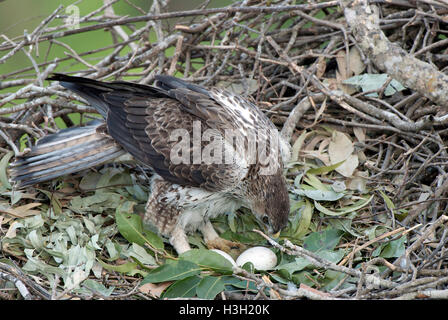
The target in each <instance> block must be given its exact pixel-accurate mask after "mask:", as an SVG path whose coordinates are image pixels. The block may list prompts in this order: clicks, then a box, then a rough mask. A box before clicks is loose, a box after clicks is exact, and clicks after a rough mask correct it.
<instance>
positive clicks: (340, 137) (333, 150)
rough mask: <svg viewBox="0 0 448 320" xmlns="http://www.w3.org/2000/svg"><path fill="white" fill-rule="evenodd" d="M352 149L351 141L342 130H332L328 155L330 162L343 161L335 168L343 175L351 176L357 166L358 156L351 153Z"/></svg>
mask: <svg viewBox="0 0 448 320" xmlns="http://www.w3.org/2000/svg"><path fill="white" fill-rule="evenodd" d="M353 151H354V147H353V142H352V141H351V140H350V138H349V137H347V135H346V134H344V133H342V132H338V131H334V132H333V136H332V138H331V141H330V144H329V146H328V155H329V156H330V161H331V163H332V164H336V163H339V162H341V161H344V163H342V164H341V165H340V166H339V167H337V168H336V169H335V170H336V171H337V172H339V173H340V174H342V175H343V176H344V177H350V176H352V174H353V172H354V171H355V169H356V168H357V167H358V164H359V160H358V156H357V155H356V154H353Z"/></svg>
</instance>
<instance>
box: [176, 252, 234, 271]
mask: <svg viewBox="0 0 448 320" xmlns="http://www.w3.org/2000/svg"><path fill="white" fill-rule="evenodd" d="M179 259H182V260H186V261H191V262H194V263H196V264H197V265H199V266H200V267H202V268H208V269H212V270H215V271H217V272H220V273H232V263H231V262H230V261H229V260H227V259H226V258H224V257H223V256H222V255H220V254H219V253H217V252H214V251H211V250H208V249H191V250H188V251H186V252H184V253H182V254H181V255H179Z"/></svg>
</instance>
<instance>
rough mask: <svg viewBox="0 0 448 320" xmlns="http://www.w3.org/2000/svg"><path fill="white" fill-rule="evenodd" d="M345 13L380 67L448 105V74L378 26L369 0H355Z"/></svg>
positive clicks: (413, 87)
mask: <svg viewBox="0 0 448 320" xmlns="http://www.w3.org/2000/svg"><path fill="white" fill-rule="evenodd" d="M344 14H345V18H346V20H347V23H348V25H349V26H350V27H351V28H352V30H351V31H352V33H353V35H354V37H355V39H356V41H357V42H358V44H359V47H360V48H361V50H363V52H364V53H365V54H366V56H367V57H369V58H370V60H371V61H372V62H373V63H374V64H375V65H376V66H377V67H378V68H379V69H380V70H382V71H383V72H385V73H387V74H389V75H390V76H391V77H392V78H394V79H395V80H397V81H399V82H401V83H402V84H403V85H404V86H406V87H407V88H410V89H413V90H415V91H418V92H419V93H421V94H422V95H424V96H425V97H427V98H428V99H430V100H432V101H433V102H435V103H437V104H439V105H441V106H443V107H445V108H448V99H447V95H446V92H448V76H446V75H445V74H443V73H442V72H440V71H439V70H437V69H435V68H434V67H433V66H432V65H430V64H429V63H426V62H423V61H421V60H419V59H416V58H415V57H414V56H412V55H410V54H408V52H406V51H405V50H403V49H402V48H401V47H400V46H398V45H397V44H395V43H392V42H390V41H389V39H387V37H386V36H385V35H384V33H383V32H382V31H381V29H380V27H379V16H378V10H375V7H373V6H368V5H367V1H366V0H355V1H353V2H352V3H351V5H350V6H347V7H346V8H345V10H344Z"/></svg>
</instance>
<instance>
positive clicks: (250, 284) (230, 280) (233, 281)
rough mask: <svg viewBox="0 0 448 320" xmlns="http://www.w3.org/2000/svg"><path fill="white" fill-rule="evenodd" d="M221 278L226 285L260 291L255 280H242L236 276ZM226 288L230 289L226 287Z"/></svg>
mask: <svg viewBox="0 0 448 320" xmlns="http://www.w3.org/2000/svg"><path fill="white" fill-rule="evenodd" d="M221 280H222V281H223V282H224V284H225V285H226V286H233V287H235V288H237V289H244V290H249V291H252V292H258V289H257V285H256V283H255V282H254V281H248V280H241V279H238V278H235V277H234V276H222V277H221ZM226 290H230V289H229V288H226ZM239 291H240V290H239Z"/></svg>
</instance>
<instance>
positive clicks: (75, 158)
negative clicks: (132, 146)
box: [9, 121, 126, 188]
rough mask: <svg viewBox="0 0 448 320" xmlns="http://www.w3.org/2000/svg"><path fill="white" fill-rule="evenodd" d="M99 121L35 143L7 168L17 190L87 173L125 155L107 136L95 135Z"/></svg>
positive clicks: (98, 133)
mask: <svg viewBox="0 0 448 320" xmlns="http://www.w3.org/2000/svg"><path fill="white" fill-rule="evenodd" d="M103 125H104V122H102V121H92V122H91V123H89V124H88V125H87V126H85V127H76V128H69V129H64V130H61V131H59V132H57V133H55V134H51V135H48V136H46V137H44V138H42V139H40V140H39V141H38V143H37V144H36V145H35V146H34V147H33V148H31V150H30V151H29V152H27V153H25V154H24V155H23V156H21V157H20V158H18V159H17V160H16V161H15V162H14V163H12V164H11V165H10V167H9V176H10V179H11V181H12V182H15V185H16V187H17V188H22V187H26V186H29V185H33V184H36V183H39V182H44V181H48V180H51V179H55V178H57V177H61V176H64V175H67V174H70V173H74V172H78V171H81V170H84V169H88V168H91V167H94V166H97V165H100V164H103V163H106V162H108V161H111V160H113V159H115V158H118V157H120V156H121V155H123V154H125V153H126V152H125V151H124V150H123V148H121V146H119V145H118V144H117V143H116V142H115V141H114V140H113V139H112V138H111V137H110V136H108V135H104V134H102V133H101V132H99V131H98V129H99V127H101V126H103Z"/></svg>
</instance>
